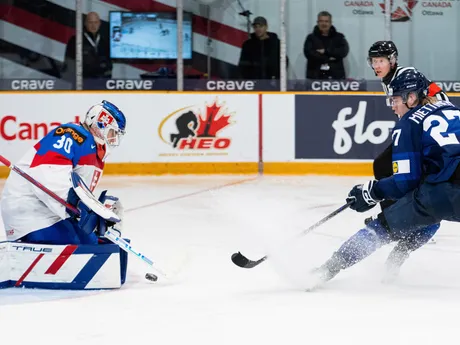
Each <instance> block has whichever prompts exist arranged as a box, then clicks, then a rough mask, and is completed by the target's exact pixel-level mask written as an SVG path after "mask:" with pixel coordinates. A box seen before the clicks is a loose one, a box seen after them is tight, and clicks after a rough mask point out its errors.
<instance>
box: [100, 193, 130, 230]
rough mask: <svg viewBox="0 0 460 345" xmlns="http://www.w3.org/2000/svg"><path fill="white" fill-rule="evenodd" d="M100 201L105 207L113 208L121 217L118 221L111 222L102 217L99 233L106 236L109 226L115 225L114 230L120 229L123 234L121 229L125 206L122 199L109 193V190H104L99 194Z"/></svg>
mask: <svg viewBox="0 0 460 345" xmlns="http://www.w3.org/2000/svg"><path fill="white" fill-rule="evenodd" d="M99 201H100V202H101V203H102V204H104V206H105V207H108V208H110V209H112V211H113V212H114V213H115V214H116V215H117V216H118V217H119V218H120V219H121V220H120V221H119V222H118V223H113V222H109V221H107V220H105V219H102V218H101V219H100V222H99V224H98V228H97V230H98V231H97V235H98V236H104V234H105V232H106V231H107V228H108V227H113V230H115V231H118V232H119V233H120V235H121V231H122V229H123V213H124V208H123V205H122V203H121V201H120V199H118V198H117V197H115V196H111V195H107V191H106V190H105V191H103V192H102V193H101V195H100V196H99Z"/></svg>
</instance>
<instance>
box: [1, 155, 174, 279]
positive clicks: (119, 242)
mask: <svg viewBox="0 0 460 345" xmlns="http://www.w3.org/2000/svg"><path fill="white" fill-rule="evenodd" d="M0 162H1V163H3V164H4V165H6V166H7V167H8V168H10V169H11V170H12V171H14V172H16V173H17V174H19V175H20V176H22V177H23V178H25V179H26V180H27V181H29V182H30V183H32V184H33V185H34V186H36V187H37V188H39V189H41V190H42V191H44V192H45V193H46V194H48V195H49V196H50V197H52V198H53V199H54V200H56V201H57V202H58V203H60V204H61V205H63V206H64V207H66V208H67V209H69V210H70V211H71V212H73V213H74V214H76V215H77V216H79V215H80V210H79V209H78V208H76V207H75V206H73V205H71V204H69V203H68V202H66V201H65V200H64V199H62V198H61V197H60V196H59V195H57V194H56V193H54V192H53V191H51V190H49V189H48V188H46V187H45V186H44V185H43V184H41V183H40V182H38V181H37V180H35V179H34V178H33V177H32V176H30V175H29V174H27V173H26V172H24V171H23V170H22V169H20V168H18V167H17V166H16V165H14V164H12V163H11V162H10V161H9V160H8V159H6V158H5V157H3V156H2V155H0ZM75 175H76V174H75ZM75 175H74V174H73V175H72V177H71V178H72V183H73V184H75V183H76V182H78V185H79V187H80V188H82V191H83V192H84V193H85V194H88V192H89V193H90V194H91V197H92V198H91V199H93V201H94V203H96V202H97V203H99V205H96V204H95V206H96V207H95V208H96V210H99V211H100V212H103V213H106V214H105V216H108V217H107V218H106V217H104V215H101V214H99V213H98V212H96V210H95V211H94V212H95V213H97V214H98V215H100V216H101V217H103V218H105V219H108V220H110V221H117V219H118V221H119V220H120V219H119V218H118V216H116V215H115V213H114V212H112V211H111V210H109V209H107V208H106V207H105V206H104V205H102V204H101V203H100V202H99V201H97V199H96V198H95V197H94V195H92V193H91V191H89V189H87V187H86V185H85V184H84V183H83V181H81V179H80V178H77V177H76V176H75ZM77 176H78V175H77ZM85 187H86V188H85ZM76 192H77V191H76ZM91 206H93V203H92V205H91ZM104 208H105V209H106V211H105V212H104V211H103V210H102V209H104ZM108 211H110V213H108ZM104 237H105V238H107V239H108V240H109V241H111V242H113V243H114V244H116V245H117V246H119V247H120V248H121V249H122V250H124V251H125V252H127V253H131V254H133V255H135V256H136V257H138V258H139V259H141V260H142V261H143V262H145V263H146V264H147V265H149V266H150V267H151V268H153V269H154V270H155V271H157V272H158V273H160V274H161V275H162V276H164V277H165V278H169V276H168V275H167V274H166V273H164V272H163V271H161V270H160V269H158V268H157V267H155V266H154V264H153V261H152V260H150V259H149V258H148V257H146V256H145V255H143V254H142V253H140V252H138V251H136V250H135V249H134V248H133V247H132V246H131V245H130V244H129V243H128V242H126V241H125V240H124V239H122V238H121V237H119V236H117V235H115V234H114V233H113V232H112V231H111V230H110V229H107V231H106V232H105V234H104ZM145 278H146V279H148V280H151V281H157V280H158V277H157V276H156V275H155V274H153V273H146V275H145Z"/></svg>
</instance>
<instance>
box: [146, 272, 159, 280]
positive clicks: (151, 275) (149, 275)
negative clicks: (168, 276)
mask: <svg viewBox="0 0 460 345" xmlns="http://www.w3.org/2000/svg"><path fill="white" fill-rule="evenodd" d="M145 279H147V280H150V281H152V282H156V281H157V280H158V277H157V276H156V275H154V274H153V273H146V274H145Z"/></svg>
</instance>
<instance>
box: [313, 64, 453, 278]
mask: <svg viewBox="0 0 460 345" xmlns="http://www.w3.org/2000/svg"><path fill="white" fill-rule="evenodd" d="M428 89H429V83H428V81H427V79H426V78H425V77H424V76H423V74H421V73H420V72H418V71H416V70H412V69H411V70H407V71H403V72H401V73H400V74H399V75H398V76H397V77H395V78H394V79H393V80H392V81H391V82H390V84H389V90H388V98H387V102H388V104H389V105H390V106H391V107H392V109H393V111H394V112H395V114H396V115H398V117H399V118H400V121H399V122H397V123H396V126H395V128H394V130H393V135H392V167H393V174H392V175H391V176H389V177H385V178H382V179H380V180H371V181H369V182H366V183H364V184H361V185H356V186H354V187H353V188H352V190H351V191H350V193H349V195H348V198H347V201H353V203H352V205H351V206H350V207H351V208H352V209H353V210H356V211H358V212H365V211H368V210H370V209H371V208H373V207H374V206H375V205H376V204H377V203H379V202H381V201H383V200H396V202H395V203H394V204H393V205H391V206H388V207H386V208H384V209H383V211H382V212H381V213H380V214H379V215H378V216H377V218H376V219H373V220H371V221H370V222H369V223H368V224H367V225H366V226H365V228H363V229H361V230H360V231H358V232H357V233H356V234H355V235H353V236H352V237H351V238H350V239H348V240H347V241H346V242H345V243H344V244H343V245H342V246H341V247H340V248H339V249H338V250H337V251H336V252H335V253H334V254H333V255H332V257H331V258H330V259H329V260H328V261H327V262H326V263H325V264H324V265H322V266H321V267H320V268H318V269H317V270H315V271H314V275H315V276H316V278H317V279H318V280H319V281H318V282H315V284H314V285H316V284H321V283H322V282H325V281H328V280H330V279H332V278H333V277H334V276H335V275H337V274H338V273H339V272H340V271H341V270H343V269H346V268H348V267H350V266H352V265H354V264H356V263H357V262H359V261H361V260H363V259H364V258H366V257H367V256H368V255H370V254H372V253H373V252H374V251H375V250H377V249H378V248H380V247H381V246H383V245H385V244H388V243H390V242H393V241H400V240H408V239H412V240H413V241H415V242H417V241H418V240H419V238H420V239H421V241H422V242H423V241H425V239H424V237H426V236H430V235H429V234H427V233H426V232H424V229H426V228H427V227H429V226H431V225H433V224H437V223H439V222H440V221H441V220H448V221H455V222H460V166H459V162H460V142H459V138H460V110H459V109H458V108H457V107H455V106H454V105H453V104H452V103H450V102H449V101H440V100H438V99H437V98H436V97H430V96H428ZM425 242H426V241H425Z"/></svg>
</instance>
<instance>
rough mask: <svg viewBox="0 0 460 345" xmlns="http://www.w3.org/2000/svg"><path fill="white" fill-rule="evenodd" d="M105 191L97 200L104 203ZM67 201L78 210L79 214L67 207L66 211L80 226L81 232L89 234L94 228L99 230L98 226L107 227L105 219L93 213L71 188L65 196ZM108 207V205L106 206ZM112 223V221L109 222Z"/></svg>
mask: <svg viewBox="0 0 460 345" xmlns="http://www.w3.org/2000/svg"><path fill="white" fill-rule="evenodd" d="M106 193H107V191H103V192H102V193H101V195H100V196H99V199H98V200H99V201H100V202H101V203H105V201H106V199H107V198H108V197H107V196H106ZM67 202H68V203H69V204H71V205H72V206H75V207H76V208H78V210H79V211H80V215H77V214H75V213H74V212H73V211H71V210H69V209H67V212H68V213H69V214H70V216H71V217H73V218H76V220H77V226H78V228H80V230H81V231H82V232H84V233H85V234H87V235H89V234H91V233H92V232H94V231H95V230H99V229H100V228H102V229H104V230H103V231H104V232H105V229H106V228H107V225H106V223H107V221H106V220H105V219H104V218H102V217H101V216H99V215H98V214H97V213H95V212H94V211H93V210H92V209H90V208H89V207H88V206H86V205H85V204H84V203H83V202H82V201H81V200H80V198H79V197H78V195H77V194H76V193H75V191H74V189H73V188H70V189H69V193H68V196H67ZM108 207H110V206H108ZM111 225H113V223H111Z"/></svg>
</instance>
